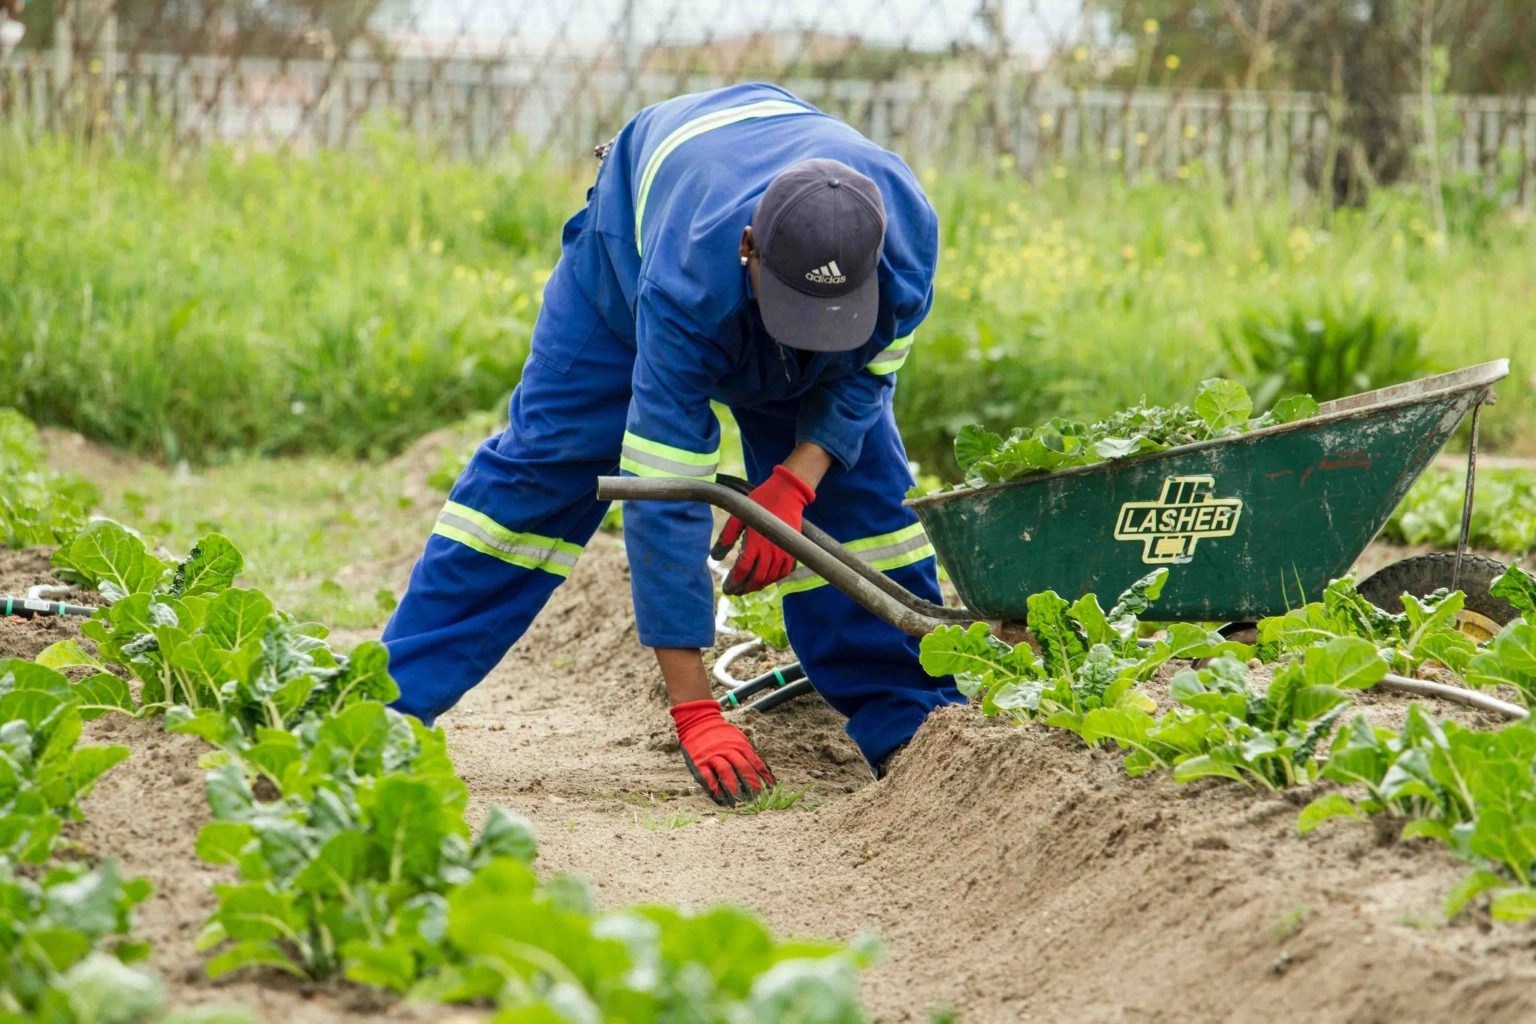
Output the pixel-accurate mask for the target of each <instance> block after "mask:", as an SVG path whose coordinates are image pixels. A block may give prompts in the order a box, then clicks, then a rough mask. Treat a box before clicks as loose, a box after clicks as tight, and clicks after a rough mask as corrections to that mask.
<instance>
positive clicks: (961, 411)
mask: <svg viewBox="0 0 1536 1024" xmlns="http://www.w3.org/2000/svg"><path fill="white" fill-rule="evenodd" d="M166 167H167V163H166V160H165V155H164V154H162V153H159V152H128V153H101V152H87V151H82V150H80V149H78V148H76V147H74V146H71V145H69V144H65V143H62V142H48V143H44V144H22V143H18V142H15V141H5V142H0V188H3V189H4V190H5V191H6V192H7V194H10V195H13V196H17V197H20V198H19V200H18V201H17V202H16V203H15V204H14V205H13V206H12V209H11V212H10V214H9V215H8V216H7V218H6V219H5V220H4V222H3V223H0V253H4V254H5V256H4V258H0V364H3V365H4V366H5V367H6V371H7V372H5V373H3V374H0V405H15V406H17V407H19V408H20V409H22V410H23V411H24V412H26V413H27V414H29V415H30V416H32V417H33V418H35V419H36V420H38V421H39V422H40V423H43V424H55V425H61V426H66V427H69V428H72V429H75V430H79V431H81V432H83V433H85V434H86V435H88V436H91V437H94V438H98V439H100V440H103V441H105V442H107V443H109V444H112V445H114V446H118V447H122V448H127V449H131V450H135V451H139V452H147V453H151V454H156V455H160V456H164V457H166V458H167V459H168V460H171V461H175V460H178V459H182V458H186V459H189V460H191V461H193V462H201V461H212V460H220V459H223V458H225V457H227V456H229V455H230V454H235V453H238V454H250V455H267V454H275V453H299V452H305V453H316V452H325V453H333V454H340V455H345V456H358V455H362V456H373V457H379V456H383V455H387V454H389V453H393V452H395V451H398V450H399V449H400V448H401V447H403V446H404V445H405V444H407V443H408V442H409V441H410V440H411V439H413V438H415V437H418V436H420V435H421V434H423V433H425V432H427V431H428V430H431V429H433V428H435V427H437V426H440V425H443V424H445V423H448V422H451V421H453V420H456V419H457V418H459V417H460V416H463V415H465V414H466V413H469V412H473V411H476V410H485V409H491V408H495V407H496V406H497V405H499V403H500V402H501V400H502V399H503V398H504V396H505V395H506V394H507V393H508V392H509V391H510V389H511V388H512V386H513V385H514V384H515V383H516V379H517V375H518V372H519V369H520V367H521V363H522V359H523V358H524V356H525V354H526V350H527V344H528V336H529V332H530V330H531V328H532V325H533V321H534V316H535V314H536V312H537V309H538V304H539V291H540V286H541V284H542V282H543V281H544V280H545V278H546V277H547V274H548V272H549V268H550V267H551V266H552V264H553V262H554V259H555V257H556V256H557V254H558V238H559V228H560V225H561V224H562V222H563V221H564V219H565V218H566V217H567V216H568V215H569V214H570V213H571V212H572V211H573V210H574V209H575V208H576V207H577V205H578V204H579V202H580V197H581V194H582V189H583V188H584V186H585V185H586V184H587V182H586V181H585V180H584V178H583V177H582V175H586V174H589V173H590V169H589V168H585V167H583V168H580V169H579V171H564V170H557V169H552V168H549V167H545V166H543V165H541V164H538V163H536V162H531V161H529V160H526V159H520V158H516V157H514V156H511V155H509V156H508V157H507V158H506V159H505V160H503V161H501V162H500V163H498V164H497V165H496V166H493V167H485V168H480V167H471V166H467V165H462V164H454V163H450V162H446V161H443V160H439V159H437V158H436V157H434V156H433V155H432V154H430V153H426V152H423V151H421V150H419V149H418V148H417V146H416V144H415V143H413V142H411V141H410V140H408V139H406V138H404V137H402V136H399V135H396V134H393V133H391V132H387V131H376V132H374V133H373V134H371V135H370V136H369V140H368V143H367V145H366V146H364V147H362V148H361V149H359V150H358V151H355V152H351V153H329V154H323V155H319V156H316V157H312V158H304V159H299V158H283V159H281V160H278V159H273V158H270V157H267V156H263V155H259V154H247V153H236V152H234V151H230V150H224V149H212V150H208V151H206V152H203V153H201V154H199V155H196V156H193V157H191V158H190V159H189V160H188V161H186V162H183V163H181V164H177V165H174V167H175V169H174V170H169V171H168V170H166ZM922 177H923V180H924V184H925V186H926V187H927V189H928V190H929V192H930V194H931V196H932V197H933V199H934V202H935V205H936V207H937V208H938V210H939V212H940V217H941V223H942V225H943V228H942V230H943V253H942V260H941V267H940V272H939V278H938V281H937V286H936V292H937V295H936V301H935V305H934V310H933V313H932V315H931V316H930V318H929V320H928V322H927V324H925V326H924V328H923V329H922V331H921V332H920V335H919V337H920V343H919V345H918V348H917V350H916V352H915V354H914V355H913V357H912V359H911V360H910V361H909V363H908V366H907V367H906V368H905V369H904V370H903V374H902V378H903V379H902V387H901V388H900V390H899V397H898V401H899V406H900V408H899V412H900V417H901V422H902V425H903V429H904V431H905V433H906V435H907V438H908V442H909V446H910V448H911V450H912V452H913V455H914V457H916V458H917V459H918V460H919V461H921V462H922V463H923V464H924V465H925V466H927V467H931V468H933V469H935V470H938V471H940V472H942V471H943V470H944V468H945V461H946V452H947V449H948V444H949V438H950V437H951V436H952V435H953V433H954V431H955V430H956V429H958V427H959V426H960V425H962V424H964V423H967V422H972V421H975V420H977V419H980V420H983V421H985V422H986V423H988V424H989V425H991V426H993V427H999V426H1009V425H1013V424H1017V423H1023V422H1031V421H1036V420H1039V419H1042V418H1045V417H1049V416H1052V415H1058V414H1062V415H1070V416H1074V417H1093V416H1096V415H1100V414H1103V413H1106V412H1108V411H1110V410H1112V409H1114V408H1117V407H1120V406H1123V405H1125V404H1126V403H1129V402H1132V401H1134V400H1136V399H1137V398H1139V397H1141V396H1142V395H1146V396H1147V397H1148V398H1149V399H1151V400H1153V401H1164V400H1170V399H1174V398H1182V397H1185V396H1187V395H1188V394H1190V393H1191V392H1192V390H1193V388H1194V386H1195V384H1196V383H1197V382H1198V381H1199V380H1200V379H1202V378H1203V377H1206V376H1209V375H1211V374H1213V373H1218V372H1221V373H1227V374H1230V375H1236V376H1239V377H1243V378H1245V383H1248V384H1249V385H1250V386H1251V387H1255V388H1264V387H1266V386H1267V387H1269V389H1270V390H1273V389H1274V388H1276V387H1280V388H1289V387H1299V388H1308V389H1314V390H1323V391H1327V390H1330V389H1333V390H1343V391H1350V390H1358V389H1359V388H1361V387H1365V386H1371V385H1375V384H1378V383H1381V382H1383V381H1387V380H1391V379H1396V378H1399V377H1402V376H1405V375H1411V374H1413V373H1415V372H1425V371H1428V370H1432V369H1441V368H1449V367H1452V366H1456V365H1463V364H1466V363H1470V362H1474V361H1477V360H1481V359H1485V358H1492V357H1496V356H1503V355H1508V356H1511V357H1513V358H1514V359H1515V365H1516V371H1517V374H1516V376H1517V378H1519V379H1517V380H1516V381H1515V382H1512V383H1511V384H1510V385H1506V386H1505V388H1504V389H1503V391H1502V394H1501V398H1502V401H1501V404H1500V406H1499V407H1498V409H1497V410H1495V412H1494V413H1493V415H1491V416H1490V417H1489V418H1488V420H1487V424H1486V425H1487V428H1488V431H1489V437H1490V440H1491V442H1492V443H1493V444H1494V445H1495V446H1498V447H1503V448H1505V449H1515V450H1527V449H1529V448H1530V447H1531V445H1530V442H1529V440H1528V438H1529V437H1530V436H1531V432H1530V431H1529V430H1528V429H1526V428H1527V427H1528V425H1529V422H1530V420H1531V417H1532V416H1533V415H1536V407H1533V406H1532V404H1531V401H1530V399H1529V397H1528V395H1527V389H1526V388H1525V386H1524V381H1523V377H1522V376H1521V374H1522V373H1524V372H1528V371H1526V370H1524V368H1525V367H1528V366H1529V364H1530V360H1529V358H1527V356H1528V354H1529V353H1531V352H1532V351H1533V350H1536V338H1533V335H1532V331H1531V329H1530V328H1529V326H1528V318H1527V317H1526V315H1525V299H1524V297H1523V293H1524V291H1525V285H1526V283H1527V282H1528V281H1529V279H1530V277H1531V274H1532V272H1533V271H1536V247H1533V243H1536V228H1533V226H1532V224H1531V219H1530V217H1529V215H1528V214H1525V213H1523V212H1520V211H1505V210H1500V209H1498V208H1497V207H1496V206H1494V205H1492V204H1490V203H1487V202H1484V201H1482V200H1481V199H1480V198H1479V197H1478V196H1477V194H1476V193H1475V191H1473V190H1471V189H1470V188H1464V187H1462V186H1459V185H1455V186H1452V187H1451V188H1450V189H1449V190H1448V195H1449V198H1450V200H1451V202H1450V204H1449V209H1450V213H1451V218H1450V222H1449V223H1450V231H1449V233H1448V234H1447V235H1441V234H1439V233H1437V232H1436V231H1435V230H1434V229H1433V228H1431V227H1430V224H1431V222H1432V219H1431V218H1430V217H1429V216H1428V214H1427V213H1426V210H1425V205H1424V203H1423V201H1422V196H1421V195H1420V194H1418V193H1417V192H1412V191H1407V192H1398V193H1390V194H1383V195H1381V196H1379V197H1378V198H1377V200H1376V201H1375V202H1374V203H1373V205H1372V206H1370V207H1369V208H1366V209H1363V210H1345V211H1340V212H1336V213H1335V212H1330V211H1327V210H1322V209H1317V208H1310V207H1293V206H1292V205H1290V204H1289V203H1286V202H1283V201H1270V202H1265V203H1262V204H1259V205H1231V204H1228V203H1227V202H1225V201H1224V199H1223V197H1222V195H1221V193H1220V190H1219V188H1218V187H1217V186H1215V185H1213V184H1208V183H1203V182H1200V181H1199V180H1197V179H1196V180H1190V181H1185V182H1177V183H1158V182H1142V183H1126V182H1123V181H1117V180H1112V179H1108V178H1104V177H1102V176H1099V175H1096V174H1093V173H1087V172H1084V173H1071V174H1067V173H1064V172H1063V173H1059V174H1057V175H1048V176H1046V178H1045V179H1044V180H1043V181H1042V182H1041V183H1040V184H1036V185H1029V184H1027V183H1025V182H1022V181H1020V180H1019V179H1018V178H1017V177H1015V176H1013V175H1012V174H1011V172H1010V171H1009V170H1008V169H1007V168H1006V167H999V168H991V169H986V170H978V171H975V172H973V173H971V174H969V175H966V176H962V177H956V176H952V175H946V176H938V175H934V174H931V173H927V172H922ZM1224 340H1225V342H1227V343H1224ZM1335 363H1342V364H1344V366H1343V369H1342V370H1340V371H1339V372H1337V373H1334V374H1333V375H1332V377H1331V378H1329V379H1323V380H1316V379H1312V378H1311V377H1309V376H1308V367H1316V366H1320V365H1328V366H1332V365H1334V364H1335ZM1319 397H1327V396H1326V394H1323V395H1320V396H1319Z"/></svg>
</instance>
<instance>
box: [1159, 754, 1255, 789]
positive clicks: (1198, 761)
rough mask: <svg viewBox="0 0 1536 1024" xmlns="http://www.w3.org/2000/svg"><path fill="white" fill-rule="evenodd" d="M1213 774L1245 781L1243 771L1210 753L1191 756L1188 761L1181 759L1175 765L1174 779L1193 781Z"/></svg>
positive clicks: (1176, 780)
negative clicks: (1224, 762) (1222, 761)
mask: <svg viewBox="0 0 1536 1024" xmlns="http://www.w3.org/2000/svg"><path fill="white" fill-rule="evenodd" d="M1211 775H1219V776H1221V777H1222V778H1225V779H1235V780H1237V781H1238V782H1242V781H1243V776H1242V773H1240V772H1239V771H1237V769H1235V768H1233V767H1232V766H1231V765H1228V764H1223V763H1221V762H1220V761H1218V760H1216V759H1215V758H1214V757H1212V756H1210V755H1208V754H1202V755H1200V756H1198V757H1191V758H1189V759H1188V760H1186V761H1180V762H1179V763H1178V764H1176V765H1174V766H1173V780H1174V781H1175V782H1193V781H1194V780H1196V779H1203V778H1206V777H1208V776H1211Z"/></svg>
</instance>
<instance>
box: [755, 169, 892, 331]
mask: <svg viewBox="0 0 1536 1024" xmlns="http://www.w3.org/2000/svg"><path fill="white" fill-rule="evenodd" d="M752 238H753V241H754V243H755V244H756V246H757V252H758V255H759V257H760V258H761V259H762V265H763V270H764V271H765V273H763V274H761V275H759V280H758V290H757V305H758V309H759V310H760V311H761V313H762V315H763V324H764V326H766V327H767V328H768V333H769V334H772V335H773V337H774V340H775V341H778V342H779V343H780V344H781V345H788V346H790V347H791V348H800V349H806V350H808V351H811V352H846V351H848V350H849V349H855V348H858V347H859V346H860V345H862V344H864V343H865V342H866V341H868V340H869V338H870V335H872V334H874V333H875V316H876V314H877V313H878V311H879V309H880V283H879V275H878V273H877V271H878V270H879V267H880V253H881V250H882V248H883V247H884V245H885V203H884V202H883V201H882V200H881V198H880V189H879V188H878V187H877V186H876V185H875V183H874V182H873V181H871V180H870V179H869V178H867V177H865V176H864V175H862V174H860V173H859V172H858V171H856V170H854V169H853V168H852V167H849V166H848V165H847V164H842V163H839V162H838V161H836V160H805V161H803V162H801V163H798V164H795V165H794V166H793V167H791V168H789V169H788V170H785V171H782V172H780V174H779V175H778V177H776V178H774V179H773V181H772V182H771V183H769V185H768V190H767V191H766V192H764V193H763V198H762V199H761V200H759V201H758V204H757V210H756V211H755V212H754V213H753V215H752Z"/></svg>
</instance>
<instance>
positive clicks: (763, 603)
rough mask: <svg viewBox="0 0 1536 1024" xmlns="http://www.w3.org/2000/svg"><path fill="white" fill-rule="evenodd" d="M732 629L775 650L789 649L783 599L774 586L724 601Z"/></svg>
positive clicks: (737, 595)
mask: <svg viewBox="0 0 1536 1024" xmlns="http://www.w3.org/2000/svg"><path fill="white" fill-rule="evenodd" d="M725 601H726V606H727V608H728V611H727V613H726V614H727V618H728V621H729V622H730V624H731V626H732V627H734V628H736V629H742V630H746V631H747V632H748V633H751V634H752V635H753V636H756V637H757V638H758V639H759V640H761V641H763V643H765V644H767V645H768V646H769V647H772V648H773V649H774V650H776V651H783V650H788V649H789V632H788V631H787V630H786V629H785V628H784V598H783V595H781V594H780V593H779V592H778V590H777V589H776V588H774V587H769V588H767V589H766V590H757V591H753V592H752V593H750V594H736V595H734V596H731V597H727V598H725Z"/></svg>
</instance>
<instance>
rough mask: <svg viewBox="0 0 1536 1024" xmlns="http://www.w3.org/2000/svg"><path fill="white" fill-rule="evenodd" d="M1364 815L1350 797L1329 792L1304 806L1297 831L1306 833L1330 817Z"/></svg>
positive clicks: (1297, 823) (1298, 820)
mask: <svg viewBox="0 0 1536 1024" xmlns="http://www.w3.org/2000/svg"><path fill="white" fill-rule="evenodd" d="M1363 817H1365V815H1364V814H1362V813H1361V812H1360V808H1358V807H1356V806H1355V802H1354V801H1353V800H1351V799H1350V798H1349V797H1347V796H1345V795H1344V794H1343V793H1327V794H1325V795H1323V796H1320V797H1318V798H1317V799H1316V800H1313V801H1312V802H1311V803H1309V804H1307V806H1305V807H1303V808H1302V810H1301V815H1300V817H1298V818H1297V820H1296V831H1298V832H1300V833H1302V834H1303V835H1305V834H1306V833H1308V832H1311V831H1312V830H1313V829H1315V828H1317V826H1319V825H1321V824H1322V823H1323V822H1325V821H1327V820H1329V819H1330V818H1363Z"/></svg>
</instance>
